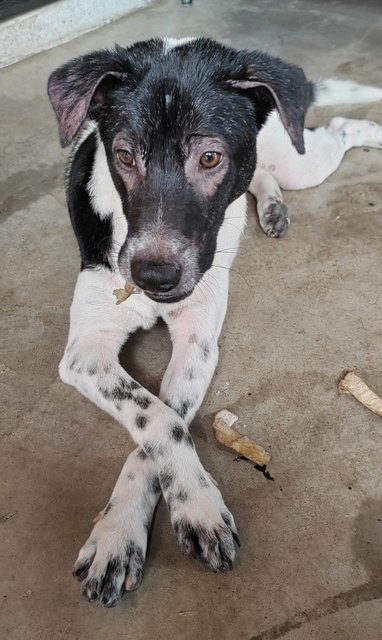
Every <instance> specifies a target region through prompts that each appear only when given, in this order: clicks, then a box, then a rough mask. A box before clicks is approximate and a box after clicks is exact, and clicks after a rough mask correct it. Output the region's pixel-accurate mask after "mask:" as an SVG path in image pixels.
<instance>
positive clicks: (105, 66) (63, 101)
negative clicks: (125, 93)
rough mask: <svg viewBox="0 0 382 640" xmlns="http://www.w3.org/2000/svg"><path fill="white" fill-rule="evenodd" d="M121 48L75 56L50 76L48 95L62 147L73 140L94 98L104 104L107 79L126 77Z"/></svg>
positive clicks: (96, 101) (124, 61) (126, 70)
mask: <svg viewBox="0 0 382 640" xmlns="http://www.w3.org/2000/svg"><path fill="white" fill-rule="evenodd" d="M127 75H128V69H126V60H125V59H123V56H122V50H121V49H119V48H118V49H115V50H112V51H110V50H103V51H95V52H93V53H89V54H88V55H86V56H81V57H80V58H75V59H74V60H71V61H70V62H68V63H66V64H64V65H63V66H62V67H59V68H58V69H56V70H55V71H53V73H52V74H51V76H50V77H49V80H48V95H49V98H50V101H51V103H52V106H53V109H54V111H55V114H56V116H57V120H58V127H59V132H60V141H61V144H62V146H63V147H66V146H67V145H68V144H70V143H71V141H72V140H73V138H74V136H75V135H76V133H77V131H78V130H79V128H80V126H81V125H82V124H83V122H84V120H85V118H86V115H87V113H88V110H89V107H90V104H91V103H92V102H95V103H98V104H102V103H103V102H104V100H105V97H106V92H107V86H108V84H109V83H108V81H107V80H112V79H113V78H114V81H116V79H123V78H124V77H127Z"/></svg>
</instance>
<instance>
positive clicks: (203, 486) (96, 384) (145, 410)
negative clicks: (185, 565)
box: [60, 271, 236, 601]
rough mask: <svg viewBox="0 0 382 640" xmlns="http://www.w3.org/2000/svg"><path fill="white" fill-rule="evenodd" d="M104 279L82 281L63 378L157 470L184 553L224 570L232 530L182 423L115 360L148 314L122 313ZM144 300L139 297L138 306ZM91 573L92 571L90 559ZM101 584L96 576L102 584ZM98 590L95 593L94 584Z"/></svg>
mask: <svg viewBox="0 0 382 640" xmlns="http://www.w3.org/2000/svg"><path fill="white" fill-rule="evenodd" d="M101 275H102V274H101V272H100V271H90V272H83V273H82V274H81V275H80V277H79V281H78V285H77V288H76V293H75V297H74V301H73V305H72V312H71V331H70V336H69V343H68V348H67V350H66V352H65V356H64V358H63V360H62V363H61V366H60V373H61V377H62V379H63V380H64V381H65V382H67V383H68V384H72V385H73V386H75V387H76V388H77V389H78V390H79V391H81V392H82V393H83V394H84V395H85V396H87V397H88V398H90V399H91V400H93V401H94V402H95V403H96V404H97V405H98V406H100V407H101V408H103V409H104V410H105V411H107V412H108V413H109V414H110V415H112V416H113V417H114V418H116V419H117V420H118V421H119V422H120V423H121V424H122V425H123V426H125V427H126V428H127V429H128V430H129V431H130V433H131V435H132V437H133V438H134V440H135V441H136V442H137V443H138V444H140V445H141V447H142V449H143V451H144V454H145V455H146V456H147V457H148V458H149V459H150V461H151V462H152V463H153V465H154V466H155V468H156V471H157V476H158V479H159V485H160V487H161V490H162V492H163V494H164V497H165V500H166V501H167V504H168V506H169V509H170V513H171V520H172V524H173V526H174V529H175V532H176V534H177V537H178V541H179V543H180V545H181V547H182V549H183V550H184V551H186V552H188V553H190V554H191V555H193V556H195V557H197V558H198V559H199V560H200V561H201V562H202V563H203V564H205V565H206V566H207V567H209V568H211V569H213V570H226V569H228V568H230V566H231V565H232V561H233V558H234V554H235V551H234V543H233V537H234V536H235V535H236V528H235V525H234V521H233V518H232V516H231V514H230V513H229V511H228V510H227V508H226V507H225V505H224V502H223V499H222V497H221V494H220V492H219V490H218V489H217V487H216V486H215V485H214V483H213V482H212V481H211V480H210V478H209V475H208V474H207V473H206V471H205V470H204V468H203V466H202V465H201V463H200V460H199V458H198V456H197V454H196V451H195V447H194V444H193V441H192V439H191V437H190V436H189V434H188V431H187V424H186V422H185V421H184V420H183V419H182V418H180V416H178V415H177V414H176V413H175V411H174V410H173V409H171V408H170V407H168V406H167V405H165V404H164V403H163V402H161V401H160V400H159V399H158V398H156V397H155V396H153V395H152V394H150V393H149V392H148V391H146V390H144V389H143V388H142V387H141V386H140V385H139V384H138V383H137V382H136V381H135V380H132V378H131V377H129V376H128V375H127V373H126V372H125V371H124V369H123V368H122V367H121V366H120V364H119V362H118V353H119V350H120V347H121V345H122V343H123V342H124V338H125V337H126V322H127V320H128V323H127V324H128V325H129V324H131V322H132V318H135V319H136V322H137V323H138V326H140V325H139V322H138V320H137V318H139V316H140V315H141V316H142V314H143V311H145V310H144V309H140V308H139V301H138V299H137V301H136V302H134V303H133V302H131V307H130V308H129V304H128V303H129V301H127V303H125V304H126V307H125V316H123V315H122V311H119V310H118V311H117V310H116V308H115V305H114V304H113V302H114V301H113V299H112V297H111V287H110V283H108V282H107V277H106V276H105V275H102V278H101ZM144 300H145V298H144V297H142V303H141V304H142V305H144ZM121 307H122V305H121ZM117 309H119V308H117ZM223 315H224V314H223ZM124 322H125V325H124ZM151 324H152V322H151ZM135 328H136V327H135ZM129 330H130V329H129ZM132 330H134V329H133V328H132ZM200 349H201V351H200V353H201V357H202V356H203V355H204V357H205V358H206V359H208V358H209V353H207V352H208V349H206V348H205V345H202V347H200ZM156 497H157V496H156ZM180 505H181V506H180ZM146 524H147V522H146ZM91 570H92V571H94V570H96V564H95V563H94V562H93V564H92V567H91ZM121 573H122V570H121ZM106 577H107V576H106ZM105 579H106V578H105V575H99V574H98V573H97V575H96V580H97V581H98V582H99V581H101V586H104V585H103V582H104V581H105ZM87 580H88V579H87ZM91 586H94V583H90V584H89V585H88V591H87V595H90V596H91V595H92V594H91V593H90V594H89V590H90V589H91ZM96 586H97V589H98V587H99V585H98V583H97V584H96ZM97 589H96V590H97ZM99 589H101V587H99ZM105 599H106V596H105ZM102 601H103V600H102Z"/></svg>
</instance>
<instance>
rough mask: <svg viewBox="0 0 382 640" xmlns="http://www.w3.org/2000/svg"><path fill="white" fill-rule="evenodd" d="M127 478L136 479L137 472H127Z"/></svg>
mask: <svg viewBox="0 0 382 640" xmlns="http://www.w3.org/2000/svg"><path fill="white" fill-rule="evenodd" d="M127 479H128V480H135V473H133V472H132V471H129V473H128V474H127Z"/></svg>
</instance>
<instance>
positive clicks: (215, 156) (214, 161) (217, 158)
mask: <svg viewBox="0 0 382 640" xmlns="http://www.w3.org/2000/svg"><path fill="white" fill-rule="evenodd" d="M222 157H223V156H222V154H221V153H218V152H217V151H205V152H204V153H203V155H202V156H201V158H200V160H199V162H200V164H201V165H202V167H204V168H205V169H213V168H214V167H217V166H218V164H220V162H221V159H222Z"/></svg>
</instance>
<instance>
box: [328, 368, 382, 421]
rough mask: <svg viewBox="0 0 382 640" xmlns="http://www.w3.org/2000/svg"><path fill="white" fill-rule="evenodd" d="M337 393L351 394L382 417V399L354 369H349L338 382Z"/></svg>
mask: <svg viewBox="0 0 382 640" xmlns="http://www.w3.org/2000/svg"><path fill="white" fill-rule="evenodd" d="M338 393H339V394H340V395H345V394H349V393H350V394H351V395H352V396H354V398H356V399H357V400H358V401H359V402H361V404H363V405H364V406H365V407H367V409H370V411H372V412H373V413H376V414H377V416H380V417H381V418H382V399H381V398H380V397H379V396H377V394H376V393H374V391H372V390H371V389H369V387H368V386H367V384H366V383H365V382H364V381H363V380H362V379H361V378H360V377H359V376H357V374H356V373H354V371H349V373H347V374H346V376H345V377H344V378H342V380H340V382H339V383H338Z"/></svg>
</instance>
